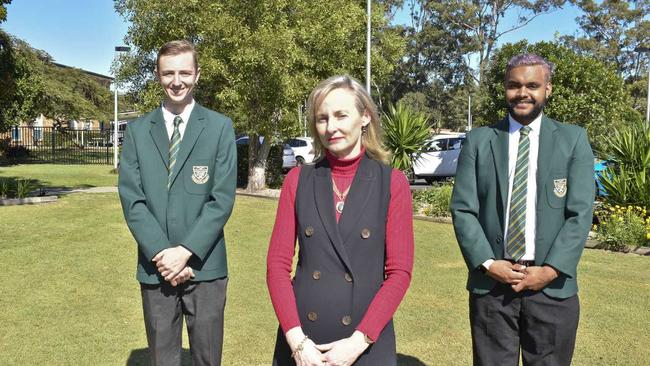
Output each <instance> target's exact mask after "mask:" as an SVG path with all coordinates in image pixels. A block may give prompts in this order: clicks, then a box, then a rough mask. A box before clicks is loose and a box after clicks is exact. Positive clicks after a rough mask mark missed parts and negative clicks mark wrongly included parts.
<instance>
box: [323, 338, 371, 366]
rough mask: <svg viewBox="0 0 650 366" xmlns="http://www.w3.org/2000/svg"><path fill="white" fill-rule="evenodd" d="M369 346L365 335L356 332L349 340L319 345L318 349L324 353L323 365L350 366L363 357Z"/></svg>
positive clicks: (344, 339)
mask: <svg viewBox="0 0 650 366" xmlns="http://www.w3.org/2000/svg"><path fill="white" fill-rule="evenodd" d="M368 346H370V345H369V344H368V343H366V340H365V336H364V335H363V333H361V332H360V331H358V330H355V331H354V333H352V335H351V336H350V337H348V338H343V339H339V340H338V341H336V342H332V343H329V344H321V345H317V346H316V348H317V349H318V350H319V351H321V352H324V353H323V357H324V362H323V365H327V366H349V365H352V364H353V363H354V361H356V360H357V358H359V356H361V354H362V353H363V351H365V350H366V348H368Z"/></svg>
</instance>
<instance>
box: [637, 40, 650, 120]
mask: <svg viewBox="0 0 650 366" xmlns="http://www.w3.org/2000/svg"><path fill="white" fill-rule="evenodd" d="M634 51H635V52H639V53H645V52H650V47H637V48H635V49H634ZM646 99H647V103H646V107H645V124H646V127H647V126H650V62H649V63H648V94H647V96H646Z"/></svg>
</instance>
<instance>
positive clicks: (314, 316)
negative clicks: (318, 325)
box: [307, 311, 318, 322]
mask: <svg viewBox="0 0 650 366" xmlns="http://www.w3.org/2000/svg"><path fill="white" fill-rule="evenodd" d="M307 319H309V320H311V321H313V322H315V321H316V319H318V314H316V313H314V312H313V311H311V312H309V314H307Z"/></svg>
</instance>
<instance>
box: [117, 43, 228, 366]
mask: <svg viewBox="0 0 650 366" xmlns="http://www.w3.org/2000/svg"><path fill="white" fill-rule="evenodd" d="M156 74H157V77H158V80H159V82H160V85H161V86H162V88H163V90H164V92H165V98H164V101H163V103H162V105H161V107H160V108H157V109H155V110H154V111H152V112H150V113H148V114H146V115H144V116H143V117H141V118H138V119H137V120H135V121H133V122H131V123H129V125H128V126H127V129H126V131H125V132H124V146H123V147H122V156H121V159H120V177H119V193H120V200H121V202H122V209H123V211H124V217H125V219H126V222H127V224H128V227H129V229H130V230H131V233H132V234H133V236H134V238H135V240H136V242H137V243H138V270H137V279H138V281H139V282H140V284H141V294H142V305H143V309H144V319H145V328H146V331H147V341H148V344H149V353H150V357H151V364H152V365H180V363H181V351H182V349H181V344H182V342H181V334H182V325H183V316H184V317H185V321H186V322H187V329H188V335H189V341H190V349H191V353H192V360H193V364H194V365H195V366H199V365H212V366H214V365H219V364H220V363H221V348H222V343H223V313H224V306H225V300H226V285H227V275H228V272H227V266H226V247H225V245H226V242H225V238H224V231H223V228H224V225H225V224H226V221H227V220H228V218H229V217H230V213H231V212H232V208H233V203H234V200H235V184H236V169H237V153H236V148H235V135H234V131H233V127H232V122H231V120H230V119H229V118H228V117H226V116H224V115H222V114H219V113H216V112H213V111H211V110H208V109H206V108H204V107H202V106H200V105H199V104H197V103H196V102H195V101H194V98H193V96H192V91H193V89H194V86H195V85H196V82H197V81H198V79H199V75H200V69H199V67H198V62H197V56H196V52H195V50H194V47H193V45H192V44H191V43H189V42H187V41H172V42H168V43H166V44H165V45H163V46H162V47H161V49H160V51H159V52H158V59H157V67H156Z"/></svg>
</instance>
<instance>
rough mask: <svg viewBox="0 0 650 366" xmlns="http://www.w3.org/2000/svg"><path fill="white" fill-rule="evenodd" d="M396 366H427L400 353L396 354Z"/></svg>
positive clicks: (414, 358)
mask: <svg viewBox="0 0 650 366" xmlns="http://www.w3.org/2000/svg"><path fill="white" fill-rule="evenodd" d="M397 365H398V366H427V365H426V364H425V363H424V362H422V361H420V359H419V358H417V357H413V356H408V355H403V354H401V353H398V354H397Z"/></svg>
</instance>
